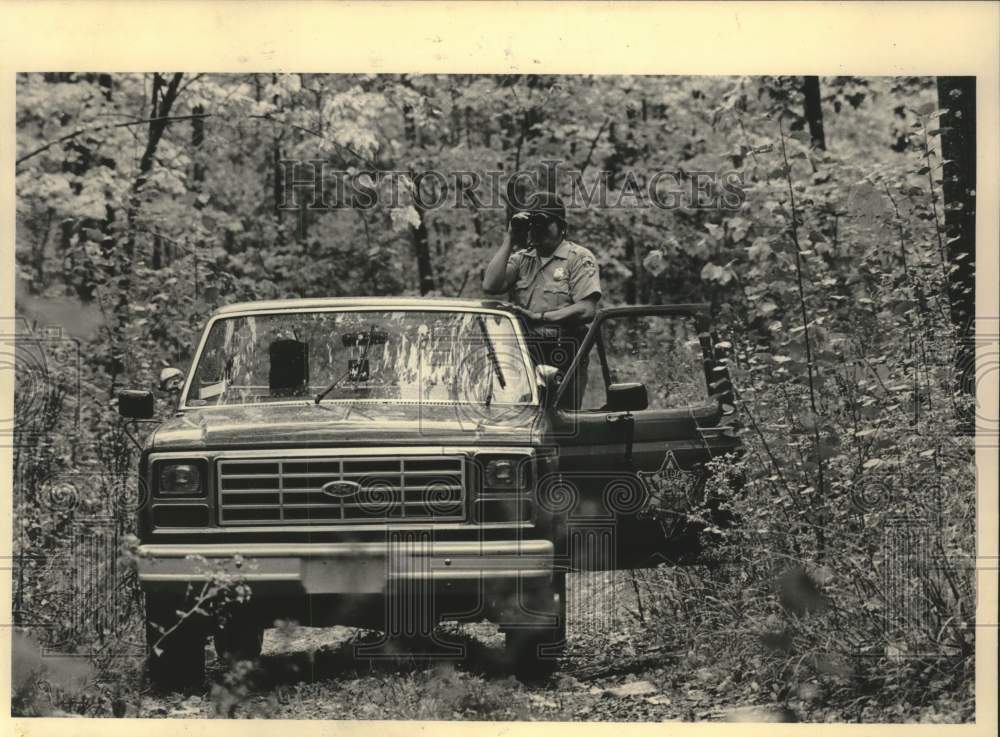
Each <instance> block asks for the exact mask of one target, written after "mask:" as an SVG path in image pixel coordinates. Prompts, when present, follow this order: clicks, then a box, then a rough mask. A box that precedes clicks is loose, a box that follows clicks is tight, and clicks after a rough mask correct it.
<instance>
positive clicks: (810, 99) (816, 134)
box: [802, 77, 826, 151]
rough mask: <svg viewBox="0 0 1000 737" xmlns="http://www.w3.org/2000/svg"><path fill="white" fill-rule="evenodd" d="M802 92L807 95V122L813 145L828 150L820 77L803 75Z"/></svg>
mask: <svg viewBox="0 0 1000 737" xmlns="http://www.w3.org/2000/svg"><path fill="white" fill-rule="evenodd" d="M802 93H803V94H804V95H805V98H806V99H805V113H806V122H808V123H809V138H810V139H812V147H813V148H818V149H820V150H821V151H826V135H825V134H824V133H823V108H822V107H821V106H820V99H819V77H803V82H802Z"/></svg>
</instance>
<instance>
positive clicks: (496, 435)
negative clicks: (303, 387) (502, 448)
mask: <svg viewBox="0 0 1000 737" xmlns="http://www.w3.org/2000/svg"><path fill="white" fill-rule="evenodd" d="M539 419H540V414H539V409H538V407H537V406H494V407H485V406H482V405H468V404H417V403H413V404H403V403H379V404H375V403H373V404H366V403H351V404H348V403H342V404H341V403H336V404H335V403H329V402H328V403H324V404H319V405H317V404H315V403H313V402H312V401H311V400H310V401H308V402H302V403H301V404H299V403H296V404H280V405H267V404H258V405H251V406H242V405H241V406H232V407H213V408H210V409H189V410H185V411H184V412H183V413H181V414H178V415H177V416H175V417H172V418H171V419H169V420H167V421H166V422H164V423H163V424H162V425H161V426H160V427H159V428H158V429H157V430H156V432H155V433H154V434H153V436H152V437H151V438H150V449H151V450H154V451H162V450H200V449H203V448H204V449H208V448H237V447H241V448H264V447H293V446H294V447H308V446H315V447H324V446H333V445H350V446H358V445H361V446H363V445H383V446H384V445H444V444H446V445H470V444H474V445H482V444H486V445H490V444H497V445H501V444H503V445H509V444H527V443H531V442H533V440H535V439H536V438H537V436H538V428H537V425H538V422H539Z"/></svg>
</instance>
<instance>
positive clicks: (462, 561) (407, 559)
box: [138, 539, 554, 596]
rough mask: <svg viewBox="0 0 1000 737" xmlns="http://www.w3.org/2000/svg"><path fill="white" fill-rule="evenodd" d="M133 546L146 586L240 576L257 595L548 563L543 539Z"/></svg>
mask: <svg viewBox="0 0 1000 737" xmlns="http://www.w3.org/2000/svg"><path fill="white" fill-rule="evenodd" d="M138 552H139V558H138V575H139V582H140V584H141V585H142V588H143V589H144V590H145V591H146V592H147V593H160V592H170V591H175V592H176V591H184V590H186V589H187V588H188V587H189V586H190V585H201V584H205V583H211V582H217V583H220V584H223V585H224V584H227V583H245V584H247V585H249V586H250V588H251V589H252V590H253V592H254V594H255V595H265V596H266V595H309V596H312V595H325V594H387V593H390V592H392V591H393V590H396V586H397V585H399V586H403V585H406V584H405V582H427V583H429V584H433V585H434V586H435V587H437V586H438V585H444V586H449V585H452V584H458V583H459V582H463V583H469V584H475V582H477V581H482V582H486V583H490V582H494V583H499V582H513V581H517V580H524V581H526V582H531V583H541V582H545V581H550V580H551V579H552V576H553V567H554V546H553V544H552V542H551V541H549V540H511V541H490V542H484V541H455V542H436V541H424V540H408V539H403V540H399V541H395V540H388V541H385V542H377V543H372V542H364V543H361V542H357V543H310V544H267V543H252V544H216V545H212V544H199V545H142V546H140V547H139V551H138Z"/></svg>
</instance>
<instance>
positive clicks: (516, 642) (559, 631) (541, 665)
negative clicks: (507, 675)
mask: <svg viewBox="0 0 1000 737" xmlns="http://www.w3.org/2000/svg"><path fill="white" fill-rule="evenodd" d="M528 601H529V602H530V603H529V606H530V607H531V609H532V610H534V611H539V612H547V613H548V614H553V615H556V622H555V624H554V626H548V627H516V628H510V629H508V630H507V631H506V632H505V637H506V645H507V648H506V650H507V659H508V661H509V662H510V663H511V666H512V669H513V671H514V675H515V676H517V677H518V678H520V679H522V680H529V681H530V680H539V679H544V678H546V677H548V676H550V675H552V673H554V672H555V671H556V669H557V668H558V667H559V661H558V658H559V656H561V655H562V654H563V651H565V649H566V575H565V574H557V575H556V576H555V578H554V579H553V581H552V583H551V584H549V585H548V586H546V587H544V588H542V589H540V590H539V591H537V592H535V594H534V595H533V596H530V597H528Z"/></svg>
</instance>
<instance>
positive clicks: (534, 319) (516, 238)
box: [483, 192, 601, 409]
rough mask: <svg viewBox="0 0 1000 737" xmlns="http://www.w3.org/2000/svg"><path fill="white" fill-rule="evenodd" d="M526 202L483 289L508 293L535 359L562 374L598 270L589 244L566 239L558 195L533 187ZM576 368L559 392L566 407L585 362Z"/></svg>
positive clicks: (591, 308) (597, 293) (595, 289)
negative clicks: (578, 369)
mask: <svg viewBox="0 0 1000 737" xmlns="http://www.w3.org/2000/svg"><path fill="white" fill-rule="evenodd" d="M526 205H527V206H526V207H525V208H524V209H523V210H522V211H521V212H518V213H516V214H515V215H514V216H513V217H512V218H511V220H510V223H509V224H508V226H507V232H506V233H505V234H504V238H503V242H502V243H501V244H500V247H499V248H498V249H497V251H496V253H495V254H494V255H493V258H492V259H491V260H490V263H489V265H488V266H487V267H486V271H485V273H484V275H483V291H485V292H486V293H488V294H503V293H507V294H508V295H509V299H510V301H511V302H512V303H513V304H514V306H515V308H516V311H517V312H518V314H519V315H520V316H521V318H522V320H523V321H524V323H525V326H526V328H527V332H528V336H527V337H528V343H529V348H530V349H531V352H532V355H533V357H534V359H535V361H536V363H538V364H548V365H551V366H555V367H556V368H557V369H558V370H559V372H560V374H562V375H563V377H565V374H566V371H567V369H568V368H569V366H570V364H571V363H572V361H573V358H574V356H575V355H576V352H577V349H578V348H579V346H580V343H581V342H582V340H583V336H584V335H585V334H586V332H587V327H588V325H589V323H590V322H591V321H592V320H593V319H594V316H595V315H596V314H597V304H598V302H599V301H600V299H601V277H600V271H599V269H598V267H597V260H596V259H595V258H594V254H593V253H591V252H590V250H589V249H587V248H584V247H583V246H581V245H579V244H578V243H574V242H573V241H570V240H568V239H567V238H566V233H567V222H566V206H565V205H564V204H563V202H562V200H561V199H560V198H559V196H558V195H556V194H554V193H552V192H536V193H535V194H533V195H531V196H530V197H529V198H528V200H527V203H526ZM515 248H518V249H520V250H514V249H515ZM584 360H586V358H584ZM580 368H581V370H580V371H579V372H577V376H578V377H579V378H578V379H577V380H575V381H574V382H573V384H574V385H573V386H570V387H569V388H568V389H567V390H566V393H565V394H564V402H563V406H564V407H566V408H567V409H575V408H577V407H579V404H580V398H581V397H582V396H583V392H584V389H585V384H586V374H587V371H586V368H587V367H586V364H585V363H584V364H583V365H581V367H580ZM573 378H574V377H570V379H568V380H573Z"/></svg>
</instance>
